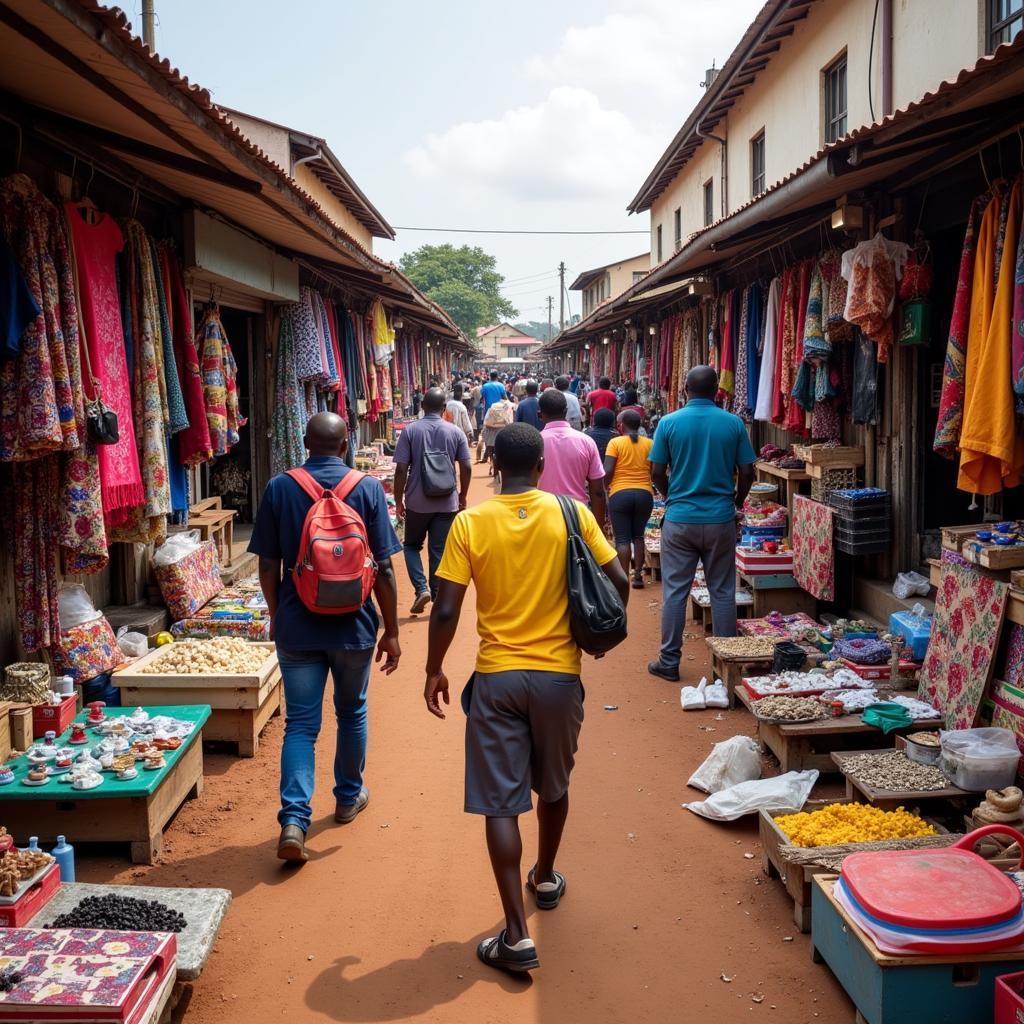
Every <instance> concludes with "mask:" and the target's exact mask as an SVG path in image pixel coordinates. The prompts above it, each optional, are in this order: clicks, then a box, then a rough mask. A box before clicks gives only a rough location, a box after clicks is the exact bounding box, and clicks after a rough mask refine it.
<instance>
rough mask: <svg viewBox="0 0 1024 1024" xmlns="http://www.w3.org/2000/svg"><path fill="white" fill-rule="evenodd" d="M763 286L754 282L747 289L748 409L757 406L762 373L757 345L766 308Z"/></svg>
mask: <svg viewBox="0 0 1024 1024" xmlns="http://www.w3.org/2000/svg"><path fill="white" fill-rule="evenodd" d="M761 300H762V295H761V286H760V285H759V284H752V285H751V286H750V288H749V290H748V291H747V337H746V344H747V409H748V410H749V411H750V412H753V411H754V409H756V408H757V385H758V381H759V379H760V375H761V357H760V356H759V355H758V354H757V346H758V344H759V343H760V341H761V319H762V317H763V316H764V310H763V307H762V304H761Z"/></svg>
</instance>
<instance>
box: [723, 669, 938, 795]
mask: <svg viewBox="0 0 1024 1024" xmlns="http://www.w3.org/2000/svg"><path fill="white" fill-rule="evenodd" d="M737 696H738V698H739V701H740V703H741V704H742V705H743V706H744V707H745V708H746V709H747V710H748V711H749V712H750V713H751V714H754V707H753V706H754V704H755V703H756V701H755V700H754V698H753V697H751V696H750V693H749V692H748V691H747V688H746V687H745V686H741V687H740V688H739V689H738V690H737ZM754 717H755V718H757V716H756V715H754ZM941 726H942V721H941V719H938V718H936V719H932V720H922V721H920V722H913V723H912V724H911V725H910V726H908V731H909V732H918V731H921V730H929V729H932V730H934V729H938V728H940V727H941ZM865 733H873V734H874V735H875V736H878V737H880V738H882V739H884V736H883V735H882V733H881V732H880V730H878V729H876V728H875V727H874V726H873V725H865V724H864V720H863V718H862V717H861V715H860V714H852V715H839V717H838V718H832V717H829V718H822V719H820V720H818V721H816V722H798V723H793V724H786V723H781V722H762V721H761V720H760V719H758V720H757V738H758V740H760V742H761V743H762V744H763V745H764V746H766V747H767V748H768V749H769V750H770V751H771V752H772V753H773V754H774V755H775V756H776V757H777V758H778V759H779V765H780V766H781V769H782V771H783V772H802V771H807V770H808V769H810V768H814V769H816V770H817V771H819V772H822V773H826V772H834V771H837V770H838V762H837V761H835V754H836V753H837V750H836V748H837V747H839V748H842V747H844V746H848V745H849V744H850V743H851V742H859V741H860V739H861V737H862V736H863V735H864V734H865ZM890 735H891V734H890ZM847 783H849V780H847ZM847 798H848V799H850V800H852V799H853V797H852V796H850V794H849V792H847ZM871 802H872V803H873V802H874V801H871Z"/></svg>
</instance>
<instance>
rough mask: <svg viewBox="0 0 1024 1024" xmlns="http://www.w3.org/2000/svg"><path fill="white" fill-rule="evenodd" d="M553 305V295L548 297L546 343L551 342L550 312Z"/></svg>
mask: <svg viewBox="0 0 1024 1024" xmlns="http://www.w3.org/2000/svg"><path fill="white" fill-rule="evenodd" d="M554 305H555V297H554V296H553V295H549V296H548V341H550V340H551V310H552V308H553V307H554Z"/></svg>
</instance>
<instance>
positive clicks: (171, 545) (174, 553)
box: [153, 530, 202, 565]
mask: <svg viewBox="0 0 1024 1024" xmlns="http://www.w3.org/2000/svg"><path fill="white" fill-rule="evenodd" d="M200 544H202V541H201V540H200V539H199V531H198V530H182V532H181V533H172V534H171V535H170V536H169V537H168V538H167V540H165V541H164V542H163V544H161V545H160V547H158V548H157V549H156V551H155V552H154V554H153V564H154V565H174V563H175V562H180V561H181V560H182V559H183V558H185V557H186V556H187V555H190V554H192V552H193V551H195V550H196V548H198V547H199V545H200Z"/></svg>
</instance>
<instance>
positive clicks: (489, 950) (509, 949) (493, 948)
mask: <svg viewBox="0 0 1024 1024" xmlns="http://www.w3.org/2000/svg"><path fill="white" fill-rule="evenodd" d="M476 955H477V956H478V957H479V958H480V961H481V962H482V963H485V964H487V966H488V967H497V968H498V969H499V970H502V971H512V972H513V973H516V974H518V973H521V972H523V971H532V970H534V969H535V968H537V967H540V960H538V959H537V947H536V946H535V945H534V944H533V939H520V940H519V941H518V942H517V943H516V944H515V945H514V946H510V945H509V944H508V943H507V942H506V941H505V931H504V929H502V932H501V934H500V935H492V936H491V938H489V939H484V941H483V942H481V943H480V945H479V946H477V947H476Z"/></svg>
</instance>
